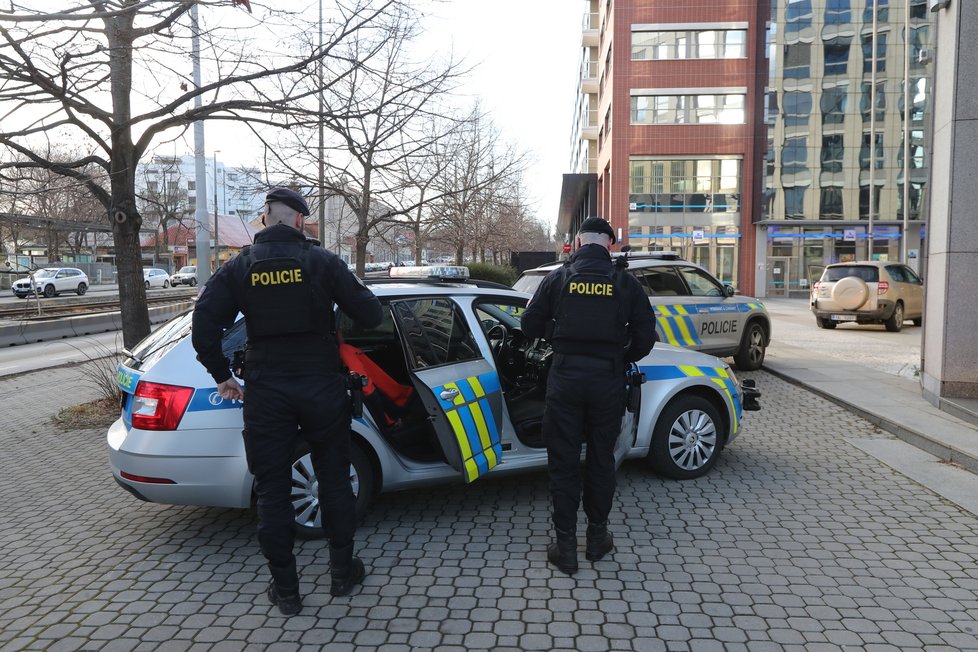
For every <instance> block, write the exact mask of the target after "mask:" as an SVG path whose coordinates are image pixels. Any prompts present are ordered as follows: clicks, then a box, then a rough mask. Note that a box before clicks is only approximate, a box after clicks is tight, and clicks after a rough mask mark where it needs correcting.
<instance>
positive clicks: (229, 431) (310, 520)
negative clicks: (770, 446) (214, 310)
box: [106, 266, 759, 536]
mask: <svg viewBox="0 0 978 652" xmlns="http://www.w3.org/2000/svg"><path fill="white" fill-rule="evenodd" d="M396 269H397V271H396V272H392V273H393V274H394V277H393V278H390V279H377V280H373V281H371V280H367V281H366V283H367V284H368V285H369V286H370V287H371V289H372V290H373V291H374V293H375V294H376V295H377V296H378V298H379V299H380V301H381V303H382V304H383V307H384V319H383V322H382V323H381V324H380V325H379V326H377V327H376V328H370V329H365V328H361V327H359V326H357V325H356V324H355V323H354V322H353V321H352V320H351V319H349V318H348V317H346V316H345V315H344V314H342V312H337V315H336V325H337V331H338V333H337V334H338V337H339V340H340V348H341V357H342V359H343V361H344V363H345V365H346V366H347V367H348V368H349V369H350V372H351V374H356V376H351V377H352V378H355V379H356V382H352V383H350V386H351V387H352V388H353V389H352V390H351V400H353V402H354V405H359V406H360V408H361V410H362V411H360V412H359V416H355V418H354V419H353V421H352V424H351V435H352V439H353V446H352V454H351V461H352V465H351V467H350V482H351V484H352V486H353V489H354V492H355V494H356V496H357V512H358V514H359V515H360V516H361V517H362V516H363V515H364V514H365V513H366V511H367V508H368V505H369V504H370V500H371V498H372V497H373V496H374V495H376V494H377V493H378V492H384V491H395V490H402V489H408V488H411V487H418V486H423V485H430V484H434V483H445V482H452V481H462V482H466V483H468V482H473V481H475V480H477V479H478V478H480V477H482V476H484V475H487V474H491V475H500V474H506V473H516V472H522V471H529V470H537V469H545V468H546V467H547V451H546V448H545V446H544V441H543V434H542V430H541V425H542V419H543V409H544V397H545V393H546V383H547V373H548V370H549V366H550V361H551V358H552V350H551V348H550V346H549V344H548V343H547V342H546V341H544V340H539V339H529V338H527V337H526V336H524V335H523V333H522V331H521V329H520V314H521V313H522V311H523V309H524V308H525V307H526V302H527V296H526V295H525V294H523V293H521V292H516V291H514V290H512V289H511V288H508V287H505V286H503V285H499V284H495V283H490V282H485V281H470V280H468V279H467V278H466V275H467V271H468V270H467V269H466V268H464V267H449V266H435V267H424V268H417V269H414V270H411V269H410V268H396ZM410 273H414V274H419V273H423V274H425V275H427V276H426V277H424V278H409V277H406V276H405V275H406V274H410ZM191 317H192V313H191V312H187V313H185V314H183V315H181V316H178V317H176V318H174V319H173V320H171V321H170V322H168V323H167V324H165V325H163V326H161V327H160V328H159V329H157V330H156V331H154V332H153V333H151V334H150V335H149V336H148V337H147V338H146V339H145V340H143V341H142V342H140V343H139V344H138V345H136V346H135V347H133V349H132V350H131V351H127V352H126V357H125V358H124V360H123V361H122V362H121V363H120V365H119V368H118V377H117V382H118V385H119V387H121V388H122V390H123V392H124V399H123V403H122V409H121V414H120V417H119V419H118V420H117V421H116V422H115V423H114V424H113V425H112V426H111V427H110V428H109V431H108V434H107V438H106V443H107V450H108V458H109V462H110V465H111V468H112V475H113V477H114V478H115V480H116V482H118V483H119V484H120V485H121V486H122V487H123V488H125V489H126V490H128V491H129V492H130V493H132V494H133V495H134V496H136V497H138V498H140V499H142V500H147V501H151V502H156V503H165V504H175V505H207V506H223V507H239V508H246V507H249V506H250V505H251V503H252V498H253V484H254V480H253V477H252V475H251V473H250V472H249V471H248V466H247V463H246V461H245V452H244V445H243V443H242V437H241V429H242V415H241V403H239V402H237V401H227V400H224V399H223V398H222V397H221V395H220V394H218V392H217V387H216V386H215V384H214V381H213V379H212V378H211V377H210V375H209V374H208V373H207V372H206V371H205V370H204V368H203V367H202V366H201V365H200V364H199V363H198V362H197V361H196V359H195V354H194V350H193V347H192V345H191V340H190V328H191ZM245 339H246V333H245V323H244V319H239V320H238V321H237V322H236V323H235V324H234V325H233V326H232V327H231V328H230V329H228V330H227V331H226V332H225V334H224V337H223V350H224V352H225V355H226V356H227V357H228V359H229V360H231V359H233V358H234V356H235V353H236V352H238V351H241V350H242V349H243V348H244V344H245ZM361 380H362V382H361ZM642 380H644V384H643V383H642V382H641V381H642ZM622 383H623V384H626V385H628V386H629V398H630V406H629V410H626V411H625V413H624V416H623V418H622V422H621V430H620V436H619V446H618V448H617V450H616V455H617V456H618V458H619V459H623V458H625V457H628V458H644V459H646V460H648V462H649V464H650V465H651V467H652V469H653V470H655V471H656V472H658V473H660V474H662V475H664V476H667V477H670V478H676V479H685V478H696V477H699V476H701V475H703V474H705V473H707V472H708V471H709V470H710V469H711V468H713V466H715V465H716V463H717V459H718V458H719V456H720V454H721V451H722V450H723V448H724V447H725V446H727V445H728V444H730V443H731V442H732V441H733V440H734V438H735V437H736V436H737V435H738V433H739V432H740V430H741V425H742V424H741V419H742V416H743V411H744V410H751V409H759V405H758V403H757V397H758V396H759V394H758V392H757V390H756V388H755V387H754V384H753V381H752V380H749V379H748V380H745V381H744V382H743V383H740V382H738V380H737V377H736V376H735V375H734V373H733V371H732V370H731V369H730V367H729V366H728V365H727V364H726V363H725V362H723V361H722V360H720V359H718V358H715V357H713V356H709V355H704V354H702V353H697V352H695V351H690V350H688V349H683V348H678V347H673V346H669V345H667V344H662V343H657V344H656V345H655V348H654V349H653V354H651V355H649V356H648V357H646V358H644V359H643V360H641V361H639V362H638V363H637V364H636V365H634V366H633V367H632V368H631V374H630V376H629V377H628V378H626V377H623V378H622ZM244 391H245V400H247V397H248V389H247V385H245V388H244ZM354 414H355V415H356V414H357V411H356V410H355V412H354ZM292 478H293V480H292V482H293V485H292V486H293V489H292V504H293V507H294V510H295V522H296V527H297V529H298V531H299V532H300V533H303V534H306V535H309V536H317V535H319V534H320V529H319V525H320V511H319V497H318V495H317V490H316V487H317V482H316V477H315V474H314V472H313V468H312V463H311V461H310V458H309V455H308V451H307V450H305V449H304V448H303V447H302V446H300V447H298V448H297V449H296V451H295V454H294V462H293V473H292Z"/></svg>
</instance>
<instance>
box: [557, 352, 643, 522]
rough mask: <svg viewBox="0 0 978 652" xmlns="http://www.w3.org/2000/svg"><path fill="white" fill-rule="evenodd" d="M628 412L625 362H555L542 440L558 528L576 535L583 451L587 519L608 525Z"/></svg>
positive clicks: (561, 359) (570, 358) (571, 358)
mask: <svg viewBox="0 0 978 652" xmlns="http://www.w3.org/2000/svg"><path fill="white" fill-rule="evenodd" d="M624 409H625V376H624V368H623V365H622V363H621V362H615V361H612V360H607V359H601V358H592V357H587V356H577V355H562V354H557V355H555V356H554V362H553V365H552V367H551V369H550V375H549V377H548V379H547V404H546V409H545V410H544V414H543V436H544V440H545V441H546V444H547V458H548V466H549V471H550V495H551V498H552V500H553V522H554V527H556V528H557V529H559V530H565V531H566V530H570V531H573V530H575V529H576V527H577V509H578V507H579V505H580V503H581V488H582V482H581V445H582V444H585V443H586V444H587V454H586V457H585V460H584V473H583V475H584V478H583V489H584V513H585V514H586V515H587V519H588V521H589V522H592V523H604V522H606V521H607V520H608V514H609V513H610V512H611V503H612V500H613V499H614V496H615V454H614V450H615V440H616V439H617V438H618V432H619V431H620V429H621V418H622V414H623V412H624Z"/></svg>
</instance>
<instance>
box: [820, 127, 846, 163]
mask: <svg viewBox="0 0 978 652" xmlns="http://www.w3.org/2000/svg"><path fill="white" fill-rule="evenodd" d="M844 142H845V141H844V137H843V135H842V134H831V135H827V136H822V172H842V160H843V158H844V156H845V147H844Z"/></svg>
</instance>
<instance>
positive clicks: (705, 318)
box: [513, 252, 771, 371]
mask: <svg viewBox="0 0 978 652" xmlns="http://www.w3.org/2000/svg"><path fill="white" fill-rule="evenodd" d="M562 264H563V263H549V264H547V265H541V266H540V267H537V268H535V269H530V270H526V271H525V272H523V274H522V275H521V276H520V278H519V280H517V281H516V283H515V284H514V285H513V289H514V290H519V291H520V292H527V293H529V294H533V292H535V291H536V289H537V286H539V285H540V282H541V281H543V278H544V277H545V276H546V275H547V274H548V273H549V272H550V271H552V270H554V269H556V268H558V267H559V266H560V265H562ZM628 271H629V273H631V274H633V275H634V276H635V277H636V278H638V280H639V281H640V282H641V284H642V287H643V288H644V289H645V292H646V293H647V294H648V295H649V302H650V303H651V304H652V308H653V310H655V316H656V332H657V333H658V334H659V341H660V342H665V343H667V344H674V345H676V346H682V347H686V348H690V349H695V350H697V351H702V352H704V353H709V354H711V355H715V356H719V357H727V356H733V359H734V363H735V364H736V365H737V368H738V369H743V370H745V371H753V370H755V369H759V368H760V367H761V365H762V364H763V363H764V355H765V353H766V351H767V345H768V343H770V341H771V320H770V318H769V317H768V314H767V310H766V309H765V308H764V304H762V303H761V302H760V301H758V300H757V299H754V298H751V297H744V296H735V291H734V288H733V287H732V286H730V285H724V284H723V283H721V282H720V281H718V280H717V279H716V278H715V277H714V276H713V275H712V274H710V273H709V272H708V271H706V270H705V269H703V268H702V267H700V266H699V265H695V264H693V263H690V262H688V261H685V260H682V259H681V258H680V257H679V255H678V254H675V253H672V252H653V253H650V254H630V255H629V256H628Z"/></svg>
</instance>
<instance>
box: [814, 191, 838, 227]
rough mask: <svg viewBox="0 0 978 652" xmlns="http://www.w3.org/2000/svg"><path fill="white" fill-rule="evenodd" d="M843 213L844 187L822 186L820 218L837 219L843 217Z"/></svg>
mask: <svg viewBox="0 0 978 652" xmlns="http://www.w3.org/2000/svg"><path fill="white" fill-rule="evenodd" d="M843 215H844V212H843V210H842V188H837V187H829V188H822V189H821V196H820V197H819V202H818V216H819V219H823V220H835V219H841V218H842V216H843Z"/></svg>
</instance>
